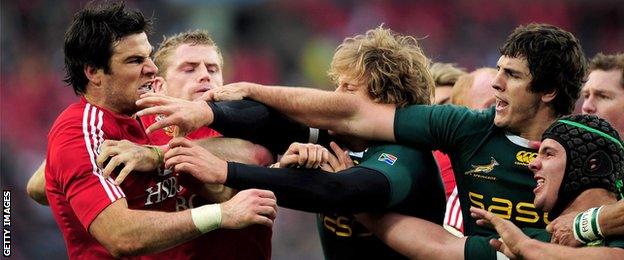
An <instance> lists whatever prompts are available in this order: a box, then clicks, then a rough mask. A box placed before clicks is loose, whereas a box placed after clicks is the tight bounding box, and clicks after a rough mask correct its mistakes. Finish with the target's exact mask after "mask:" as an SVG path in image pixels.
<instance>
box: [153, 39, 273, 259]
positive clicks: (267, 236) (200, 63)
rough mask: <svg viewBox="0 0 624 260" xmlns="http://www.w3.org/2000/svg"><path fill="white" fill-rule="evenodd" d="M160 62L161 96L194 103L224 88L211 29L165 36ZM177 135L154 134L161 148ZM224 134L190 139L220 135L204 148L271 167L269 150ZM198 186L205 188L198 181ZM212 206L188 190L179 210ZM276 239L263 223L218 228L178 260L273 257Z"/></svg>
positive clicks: (224, 194)
mask: <svg viewBox="0 0 624 260" xmlns="http://www.w3.org/2000/svg"><path fill="white" fill-rule="evenodd" d="M154 63H155V64H156V65H157V67H158V68H159V69H160V71H159V73H158V75H159V77H157V78H156V81H155V83H154V85H153V86H154V89H155V91H156V92H157V93H163V94H166V95H168V96H172V97H177V98H183V99H186V100H193V99H195V98H198V97H200V96H201V95H202V94H203V93H204V92H206V91H208V90H210V89H212V88H216V87H221V86H222V85H223V76H222V68H223V57H222V55H221V52H220V50H219V48H218V46H217V45H216V44H215V42H214V41H213V40H212V39H211V38H210V36H209V35H208V33H207V32H206V31H199V30H198V31H188V32H184V33H180V34H177V35H174V36H171V37H167V38H165V39H164V40H163V42H162V43H161V44H160V46H159V48H158V50H157V51H156V53H155V54H154ZM157 118H158V117H156V116H144V117H141V121H142V122H143V123H144V127H148V126H149V125H151V124H153V123H154V122H155V121H156V120H157ZM173 136H174V131H172V129H169V131H165V130H162V129H161V130H159V131H155V132H152V133H150V134H149V137H150V138H151V139H152V141H153V144H157V145H164V144H167V143H168V142H169V141H170V140H171V138H172V137H173ZM220 136H221V135H220V134H219V133H218V132H217V131H215V130H213V129H211V128H208V127H202V128H199V129H198V130H196V131H195V132H192V133H190V134H188V135H187V136H186V137H187V138H189V139H192V140H197V139H202V138H207V137H219V138H209V139H202V140H201V141H200V142H202V143H203V144H202V146H203V147H205V148H206V149H208V150H210V151H213V152H215V153H217V154H219V156H220V157H221V158H229V160H234V161H239V162H245V163H249V164H258V165H266V164H269V163H271V159H272V158H271V157H270V153H269V152H268V151H266V149H264V148H263V147H261V146H258V145H254V144H253V143H250V142H248V141H244V140H240V139H232V138H225V137H220ZM194 184H195V185H200V184H199V183H198V182H196V183H194ZM183 186H184V185H183ZM211 190H213V191H221V193H217V194H215V193H214V192H213V193H212V194H211V195H212V197H214V198H213V199H214V200H222V199H224V198H228V197H229V196H230V195H231V194H232V193H231V189H229V188H224V187H223V185H213V187H211ZM211 202H215V201H209V200H207V199H205V198H204V197H202V196H201V195H199V194H197V193H195V192H192V191H191V190H190V189H188V188H182V190H181V191H180V192H179V193H178V196H177V197H176V209H177V210H185V209H188V208H194V207H198V206H202V205H205V204H209V203H211ZM271 235H272V232H271V229H270V228H267V227H265V226H261V225H253V226H250V227H247V228H245V229H241V230H226V229H222V230H215V231H214V232H209V233H207V234H204V235H202V236H201V237H199V238H197V239H194V240H193V241H190V242H188V243H186V244H185V245H183V247H181V248H180V250H179V253H180V255H178V256H177V258H184V259H202V258H206V257H207V256H210V258H213V259H245V260H247V259H270V258H271ZM182 248H184V249H182ZM241 248H245V250H241Z"/></svg>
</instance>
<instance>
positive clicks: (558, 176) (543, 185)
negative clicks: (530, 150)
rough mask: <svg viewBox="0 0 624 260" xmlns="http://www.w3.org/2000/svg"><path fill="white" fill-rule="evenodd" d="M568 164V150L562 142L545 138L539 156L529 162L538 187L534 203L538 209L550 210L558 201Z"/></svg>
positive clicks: (535, 190) (535, 191)
mask: <svg viewBox="0 0 624 260" xmlns="http://www.w3.org/2000/svg"><path fill="white" fill-rule="evenodd" d="M565 165H566V152H565V149H564V148H563V146H561V144H560V143H558V142H557V141H555V140H553V139H544V141H543V142H542V144H541V145H540V149H539V151H538V153H537V157H536V158H535V159H534V160H533V161H532V162H531V163H530V164H529V169H531V171H533V178H534V179H535V180H536V181H537V187H535V189H534V190H533V193H535V199H534V200H533V204H535V207H536V208H537V209H541V210H544V211H549V210H551V209H552V208H553V206H554V205H555V202H557V197H558V194H559V187H560V186H561V181H562V180H563V175H564V173H565Z"/></svg>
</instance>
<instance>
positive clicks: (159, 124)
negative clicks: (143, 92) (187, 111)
mask: <svg viewBox="0 0 624 260" xmlns="http://www.w3.org/2000/svg"><path fill="white" fill-rule="evenodd" d="M139 112H141V111H139ZM137 114H138V113H137ZM139 116H140V115H139ZM175 125H176V122H175V120H174V118H172V117H164V118H163V119H161V120H157V121H156V122H154V123H153V124H152V125H150V126H149V127H148V128H147V129H145V133H148V134H150V133H152V132H155V131H156V130H158V129H164V128H166V127H174V126H175Z"/></svg>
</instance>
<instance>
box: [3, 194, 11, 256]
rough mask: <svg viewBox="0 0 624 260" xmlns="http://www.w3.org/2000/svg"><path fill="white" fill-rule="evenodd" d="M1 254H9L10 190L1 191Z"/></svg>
mask: <svg viewBox="0 0 624 260" xmlns="http://www.w3.org/2000/svg"><path fill="white" fill-rule="evenodd" d="M2 245H3V246H2V255H4V256H11V191H10V190H4V191H3V192H2Z"/></svg>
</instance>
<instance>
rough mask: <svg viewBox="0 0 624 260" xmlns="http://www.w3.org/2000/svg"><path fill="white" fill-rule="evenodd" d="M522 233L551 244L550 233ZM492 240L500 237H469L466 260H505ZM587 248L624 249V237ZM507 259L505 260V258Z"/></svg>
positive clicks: (610, 239)
mask: <svg viewBox="0 0 624 260" xmlns="http://www.w3.org/2000/svg"><path fill="white" fill-rule="evenodd" d="M522 232H523V233H524V234H525V235H527V236H528V237H530V238H532V239H537V240H539V241H542V242H546V243H550V233H548V232H547V231H546V230H544V229H540V228H523V229H522ZM492 238H498V236H487V237H484V236H470V237H467V240H466V245H465V246H464V259H466V260H473V259H474V260H487V259H493V260H494V259H501V258H502V259H505V258H506V257H505V255H503V254H502V253H499V252H497V251H496V250H495V249H494V248H493V247H492V246H490V244H489V241H490V239H492ZM587 246H606V247H619V248H624V237H622V236H619V237H613V238H607V239H604V240H598V241H595V242H592V243H589V244H588V245H587ZM503 257H505V258H503Z"/></svg>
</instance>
